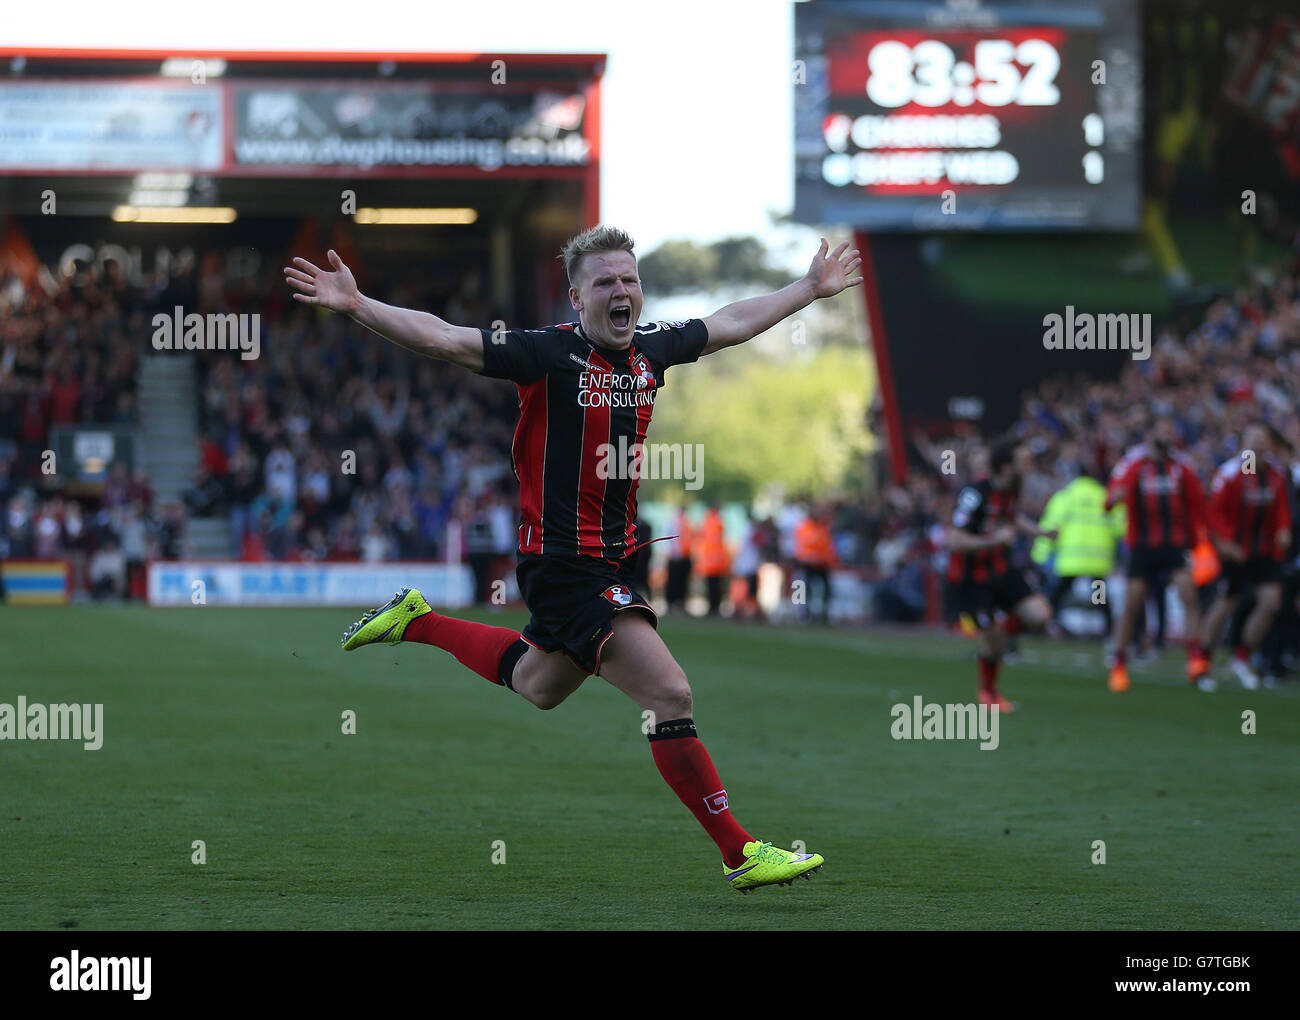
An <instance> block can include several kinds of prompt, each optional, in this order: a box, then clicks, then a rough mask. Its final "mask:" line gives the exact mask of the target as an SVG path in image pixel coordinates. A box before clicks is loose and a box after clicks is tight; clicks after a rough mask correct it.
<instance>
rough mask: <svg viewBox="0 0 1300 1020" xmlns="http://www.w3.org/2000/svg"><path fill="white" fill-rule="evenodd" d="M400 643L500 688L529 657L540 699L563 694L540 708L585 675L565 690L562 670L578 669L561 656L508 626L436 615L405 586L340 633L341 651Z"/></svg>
mask: <svg viewBox="0 0 1300 1020" xmlns="http://www.w3.org/2000/svg"><path fill="white" fill-rule="evenodd" d="M399 642H416V643H418V644H425V645H433V646H434V647H435V648H441V649H443V650H444V651H447V652H450V653H451V654H452V655H453V656H455V657H456V660H457V661H458V662H460V663H461V665H463V666H465V667H467V668H469V669H471V670H473V671H474V672H475V673H477V674H478V675H479V676H481V677H483V679H485V680H489V681H491V682H492V683H494V684H497V685H498V686H502V687H505V686H508V685H509V684H510V683H511V682H512V680H511V678H512V676H513V674H514V672H515V667H516V666H517V665H518V664H519V663H520V662H521V661H522V660H523V659H524V658H526V657H530V656H531V658H530V664H531V665H530V675H532V674H536V675H537V676H539V677H541V678H542V679H539V680H538V681H537V690H538V691H539V692H541V693H540V694H539V696H541V697H542V698H543V700H553V699H554V698H555V696H556V695H557V694H559V692H560V691H563V694H562V695H559V698H558V700H555V701H554V704H547V705H545V706H544V707H547V708H552V707H554V705H558V704H559V703H560V701H563V700H564V698H566V697H568V696H569V694H571V693H573V690H576V689H577V686H578V685H579V684H581V683H582V680H583V679H585V674H584V675H583V676H582V677H579V678H578V680H577V684H573V685H572V687H570V688H568V689H566V683H571V682H572V676H571V673H569V674H564V673H562V671H561V666H562V665H567V666H568V669H569V670H570V671H572V672H578V670H577V667H576V666H574V665H573V663H571V662H569V661H568V659H567V658H565V657H564V656H563V655H560V654H559V653H556V655H557V656H558V658H552V657H551V656H548V655H546V654H545V653H543V652H542V651H541V650H540V649H538V648H536V647H534V646H532V645H530V644H529V643H528V642H527V641H525V640H524V638H523V635H522V634H520V633H519V631H517V630H511V629H510V628H509V627H494V626H490V625H489V624H485V623H475V622H474V621H473V620H462V619H459V618H458V617H455V616H444V615H443V614H441V613H438V612H436V611H434V609H433V608H432V607H431V606H430V605H429V603H428V602H427V601H425V598H424V596H423V595H422V594H421V593H420V592H419V591H418V590H417V589H415V588H403V589H402V590H401V591H399V592H398V593H397V594H396V595H394V596H393V597H392V599H390V600H389V601H388V602H387V603H385V604H384V605H382V606H380V607H379V608H378V609H373V610H371V611H370V612H368V613H366V614H365V616H363V617H361V619H360V620H358V621H357V622H356V623H354V624H352V626H351V627H349V628H348V629H347V630H346V631H345V632H344V633H343V650H344V651H348V652H350V651H352V650H353V649H356V648H360V647H361V646H362V645H369V644H379V643H382V644H390V645H395V644H397V643H399ZM539 658H541V659H544V660H546V661H547V662H548V663H549V665H547V666H545V667H543V666H538V665H536V663H537V661H538V659H539ZM529 700H532V699H531V698H530V699H529ZM536 703H537V702H534V704H536Z"/></svg>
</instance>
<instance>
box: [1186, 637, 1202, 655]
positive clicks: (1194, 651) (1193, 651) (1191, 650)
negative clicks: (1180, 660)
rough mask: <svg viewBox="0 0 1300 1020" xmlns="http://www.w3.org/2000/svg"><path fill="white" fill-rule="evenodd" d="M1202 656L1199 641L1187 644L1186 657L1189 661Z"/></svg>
mask: <svg viewBox="0 0 1300 1020" xmlns="http://www.w3.org/2000/svg"><path fill="white" fill-rule="evenodd" d="M1203 654H1204V652H1203V650H1202V649H1201V643H1200V642H1199V641H1188V642H1187V657H1188V658H1189V659H1195V658H1197V657H1199V656H1201V655H1203Z"/></svg>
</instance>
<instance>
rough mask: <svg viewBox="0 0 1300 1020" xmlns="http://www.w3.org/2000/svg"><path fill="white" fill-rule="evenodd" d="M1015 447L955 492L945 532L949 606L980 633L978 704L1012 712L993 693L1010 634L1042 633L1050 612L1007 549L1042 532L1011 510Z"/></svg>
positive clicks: (994, 456) (1016, 479) (1015, 491)
mask: <svg viewBox="0 0 1300 1020" xmlns="http://www.w3.org/2000/svg"><path fill="white" fill-rule="evenodd" d="M1015 461H1016V444H1015V443H1013V442H1010V441H1004V442H1002V443H999V444H998V445H997V446H995V447H994V448H993V452H992V453H991V454H990V455H989V465H988V466H989V474H988V475H987V476H986V477H983V478H979V479H977V480H975V481H973V482H971V483H970V484H969V485H967V486H966V487H965V488H963V489H962V490H961V491H960V492H959V493H957V505H956V506H955V507H954V509H953V514H952V526H953V530H952V531H951V532H950V533H949V537H948V548H949V550H950V555H949V558H948V584H949V586H950V590H951V597H952V601H953V607H954V609H956V611H957V612H958V613H959V614H961V615H964V616H968V617H969V618H970V619H971V620H973V621H974V623H975V625H976V626H977V627H978V628H979V642H980V644H979V651H978V652H977V654H976V662H977V664H978V666H979V676H980V688H979V700H980V704H983V705H997V706H998V708H999V709H1000V710H1001V711H1004V712H1010V711H1012V710H1013V709H1014V708H1015V706H1014V705H1013V704H1012V703H1011V702H1010V701H1008V700H1007V699H1006V698H1005V697H1003V696H1002V695H1001V694H1000V693H999V692H998V670H999V669H1000V668H1001V665H1002V656H1003V653H1004V652H1005V650H1006V639H1007V637H1008V636H1011V635H1015V634H1019V633H1020V632H1021V631H1022V630H1024V629H1031V630H1038V629H1041V628H1042V627H1043V626H1044V625H1045V624H1046V623H1047V621H1048V620H1049V619H1051V616H1052V608H1051V606H1050V605H1049V604H1048V602H1047V599H1045V598H1044V597H1043V596H1042V595H1041V594H1039V593H1037V592H1035V591H1034V590H1033V589H1032V588H1031V587H1030V586H1029V582H1028V581H1026V580H1025V576H1024V574H1023V573H1022V572H1021V571H1020V570H1019V569H1017V568H1016V567H1014V566H1013V565H1012V563H1011V559H1010V552H1011V546H1012V545H1013V544H1014V543H1015V541H1016V537H1017V536H1018V535H1020V534H1026V535H1030V536H1032V537H1038V536H1039V535H1048V536H1049V537H1055V533H1054V532H1044V531H1042V530H1041V529H1039V527H1038V525H1037V523H1035V522H1034V521H1032V520H1030V519H1029V518H1028V517H1027V516H1026V515H1025V514H1023V513H1021V512H1020V510H1019V509H1018V508H1017V506H1016V501H1017V497H1018V496H1019V493H1020V476H1019V474H1018V473H1017V471H1016V463H1015Z"/></svg>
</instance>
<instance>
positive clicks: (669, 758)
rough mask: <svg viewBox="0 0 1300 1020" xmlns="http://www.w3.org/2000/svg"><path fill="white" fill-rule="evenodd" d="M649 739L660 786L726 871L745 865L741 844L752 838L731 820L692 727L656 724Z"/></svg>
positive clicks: (719, 785)
mask: <svg viewBox="0 0 1300 1020" xmlns="http://www.w3.org/2000/svg"><path fill="white" fill-rule="evenodd" d="M649 736H650V753H651V754H653V755H654V759H655V764H656V765H657V766H659V774H660V775H662V776H663V777H664V782H666V783H667V784H668V785H669V786H671V787H672V788H673V792H674V793H676V794H677V796H678V797H680V798H681V801H682V803H683V804H685V805H686V806H687V807H688V808H690V809H691V813H692V814H693V815H695V818H696V820H697V821H698V822H699V823H700V824H701V825H702V826H704V831H705V832H707V833H708V834H709V836H710V837H711V838H712V839H713V842H715V843H716V844H717V845H718V849H719V850H721V851H722V859H723V861H724V862H725V863H726V865H727V867H729V868H738V867H740V866H741V865H742V864H744V863H745V853H744V850H745V844H746V843H750V842H753V841H754V837H753V836H751V835H750V834H749V833H748V832H746V831H745V830H744V829H742V828H741V827H740V823H739V822H737V821H736V819H735V818H734V817H732V814H731V807H730V806H729V805H728V804H727V791H726V790H724V789H723V788H722V780H721V779H719V778H718V772H717V769H715V768H714V767H713V759H712V758H710V757H709V752H708V751H706V750H705V748H704V745H703V744H702V743H700V739H699V737H698V736H697V735H696V730H695V723H694V722H693V721H692V720H690V719H673V720H671V721H669V722H663V723H659V724H657V725H656V726H655V731H654V732H653V733H651V734H650V735H649Z"/></svg>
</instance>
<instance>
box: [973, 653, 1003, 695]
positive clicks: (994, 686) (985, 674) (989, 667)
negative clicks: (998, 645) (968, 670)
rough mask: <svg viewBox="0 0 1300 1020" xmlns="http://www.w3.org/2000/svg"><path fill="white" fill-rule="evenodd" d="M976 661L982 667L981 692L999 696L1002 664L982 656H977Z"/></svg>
mask: <svg viewBox="0 0 1300 1020" xmlns="http://www.w3.org/2000/svg"><path fill="white" fill-rule="evenodd" d="M975 661H976V662H978V663H979V667H980V690H981V691H983V692H985V693H987V694H997V693H998V666H999V665H1000V662H999V661H998V660H997V659H986V658H985V657H984V656H982V655H977V656H976V657H975Z"/></svg>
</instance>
